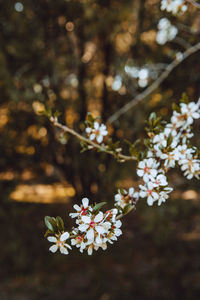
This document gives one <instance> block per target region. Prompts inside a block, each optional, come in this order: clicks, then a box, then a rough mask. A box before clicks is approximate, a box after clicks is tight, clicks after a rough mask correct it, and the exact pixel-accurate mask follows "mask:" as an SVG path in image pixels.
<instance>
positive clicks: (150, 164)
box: [137, 158, 160, 182]
mask: <svg viewBox="0 0 200 300" xmlns="http://www.w3.org/2000/svg"><path fill="white" fill-rule="evenodd" d="M159 165H160V163H159V162H157V161H156V160H155V159H153V158H148V159H144V160H142V161H140V162H139V164H138V169H137V175H138V176H140V177H143V180H144V181H145V182H148V181H149V176H150V175H151V176H153V177H155V176H156V175H157V173H158V170H157V168H158V166H159Z"/></svg>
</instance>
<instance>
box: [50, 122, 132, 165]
mask: <svg viewBox="0 0 200 300" xmlns="http://www.w3.org/2000/svg"><path fill="white" fill-rule="evenodd" d="M50 121H51V122H52V123H53V124H54V126H56V127H58V128H60V129H62V130H63V131H64V132H66V133H70V134H71V135H73V136H75V137H76V138H77V139H78V140H80V141H83V142H84V143H86V144H87V145H90V146H92V147H93V148H95V149H97V150H99V151H101V152H106V153H108V154H110V155H112V156H114V157H115V158H117V159H119V160H120V161H121V162H124V161H128V160H137V157H136V156H128V155H124V154H121V153H116V152H114V151H111V150H107V149H106V146H103V145H102V146H101V145H99V144H97V143H95V142H93V141H91V140H90V139H88V138H86V137H84V136H82V135H81V134H79V133H78V132H76V131H75V130H73V129H71V128H69V127H67V126H65V125H62V124H60V123H59V122H58V121H57V118H53V117H51V118H50Z"/></svg>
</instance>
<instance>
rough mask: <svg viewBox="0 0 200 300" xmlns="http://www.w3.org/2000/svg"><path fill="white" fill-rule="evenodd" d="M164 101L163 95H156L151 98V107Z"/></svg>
mask: <svg viewBox="0 0 200 300" xmlns="http://www.w3.org/2000/svg"><path fill="white" fill-rule="evenodd" d="M161 100H162V95H161V94H154V95H153V96H152V98H151V101H150V105H151V106H156V105H157V103H158V102H160V101H161Z"/></svg>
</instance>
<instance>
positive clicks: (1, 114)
mask: <svg viewBox="0 0 200 300" xmlns="http://www.w3.org/2000/svg"><path fill="white" fill-rule="evenodd" d="M7 123H8V109H7V108H1V109H0V128H2V127H4V126H5V125H6V124H7Z"/></svg>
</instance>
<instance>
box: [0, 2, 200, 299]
mask: <svg viewBox="0 0 200 300" xmlns="http://www.w3.org/2000/svg"><path fill="white" fill-rule="evenodd" d="M0 8H1V9H0V192H1V198H0V199H1V206H0V224H1V251H0V261H1V267H0V277H1V281H0V299H2V300H4V299H5V300H7V299H9V300H12V299H13V300H15V299H19V300H21V299H28V300H32V299H42V300H43V299H70V298H72V297H73V298H74V299H94V298H96V299H100V300H110V299H114V300H115V299H116V300H117V299H154V300H155V299H164V300H165V299H166V300H168V299H171V300H173V299H174V300H175V299H178V298H179V297H181V298H182V299H183V300H196V299H198V295H199V294H200V255H199V250H200V196H199V192H200V188H199V182H198V181H197V180H191V181H187V180H186V179H184V178H183V176H182V175H181V173H180V172H179V171H178V170H175V171H173V172H172V173H171V174H170V181H171V182H170V184H171V185H172V186H173V187H174V190H175V191H174V192H173V194H172V195H171V199H169V200H168V202H167V203H166V204H163V205H162V206H161V207H157V206H154V207H153V208H150V207H147V205H146V203H145V201H141V203H139V204H138V207H137V211H136V212H135V213H133V214H130V215H128V216H127V217H126V218H124V224H123V228H122V229H123V232H124V234H123V236H122V237H121V238H120V239H119V241H118V242H117V243H116V244H115V245H114V246H111V247H109V249H108V250H107V251H106V252H103V251H99V252H98V253H95V254H94V255H93V256H92V257H88V256H87V255H86V254H83V255H81V254H80V253H79V252H78V251H73V252H71V253H70V255H69V256H67V257H65V256H61V255H59V254H55V255H52V254H50V253H49V252H48V247H49V244H48V242H47V241H46V240H45V239H44V238H43V234H44V231H45V226H44V223H43V218H44V216H45V215H51V216H56V215H60V216H62V217H63V218H64V219H65V220H66V224H68V225H69V226H71V224H72V223H71V220H70V219H69V217H68V213H69V212H71V210H72V206H73V204H74V203H79V202H80V200H81V197H83V196H86V197H89V198H90V199H91V200H92V201H96V202H98V201H107V202H108V203H109V205H110V206H111V205H112V203H113V198H114V194H115V192H116V189H117V188H118V187H124V188H129V187H130V186H136V185H137V177H136V175H135V167H136V165H135V163H130V162H129V163H125V164H120V163H118V162H116V161H115V160H114V159H113V158H112V157H110V156H106V155H105V154H100V153H94V152H92V151H91V152H85V153H82V154H80V145H79V143H78V141H77V140H75V139H74V138H72V137H68V138H67V139H65V138H64V137H62V136H61V134H60V132H59V131H57V130H56V129H55V128H53V127H52V125H51V124H50V123H49V121H48V119H47V118H46V117H45V116H42V115H41V114H40V113H39V112H40V111H41V110H42V109H43V108H44V107H50V108H51V109H53V110H54V111H55V110H59V111H61V112H62V114H61V116H60V121H61V122H62V123H63V124H65V123H66V124H67V125H68V126H69V127H73V128H75V129H76V130H77V131H81V130H83V122H84V120H85V118H86V115H87V112H88V111H90V112H91V113H92V114H93V115H94V116H98V115H101V118H102V122H104V123H106V121H107V120H108V118H109V117H110V116H111V115H112V114H113V113H114V112H115V111H117V110H118V109H119V108H120V107H122V106H123V105H124V104H125V103H127V102H129V101H130V100H132V99H133V98H134V96H135V95H136V94H137V93H139V92H141V91H143V90H144V89H145V87H141V86H140V85H139V84H138V80H137V79H136V78H132V77H131V76H129V75H128V73H127V72H126V71H125V70H126V66H129V67H131V68H133V67H136V68H138V69H142V68H146V69H148V70H149V77H148V84H151V83H152V82H153V81H154V80H156V78H158V77H159V75H160V74H161V73H162V72H163V71H164V70H165V68H166V66H167V64H169V63H170V62H171V61H172V60H173V59H174V58H175V54H176V53H177V52H183V51H185V50H186V48H187V47H189V46H190V45H193V44H195V43H197V42H199V40H200V12H199V11H198V10H197V9H195V8H194V7H193V6H191V5H188V11H187V12H186V13H185V14H183V15H181V16H179V17H174V16H172V15H171V14H168V13H166V12H162V11H161V10H160V1H158V0H143V1H139V0H123V1H118V0H98V1H93V0H73V1H70V0H66V1H65V0H57V1H53V0H37V1H36V0H32V1H31V0H24V1H20V2H17V1H12V0H7V1H4V0H0ZM162 17H167V18H169V19H170V21H171V22H172V24H173V25H175V26H176V27H177V28H178V30H179V34H178V37H177V38H175V39H174V40H173V41H171V42H168V43H166V44H165V45H163V46H160V45H158V44H157V43H156V31H157V23H158V21H159V20H160V19H161V18H162ZM183 92H186V93H187V95H188V97H189V99H190V100H191V101H197V99H198V98H199V96H200V53H199V52H196V53H195V54H194V55H192V56H190V57H189V58H188V59H186V60H185V61H184V62H183V63H181V64H180V65H179V66H178V67H177V68H176V69H174V71H173V72H172V73H171V74H170V76H169V77H168V78H167V79H166V80H165V81H164V82H163V84H161V85H160V87H159V88H158V89H156V90H155V91H154V93H153V94H151V95H149V96H148V97H147V98H145V99H144V101H142V102H141V103H140V104H139V105H137V106H135V107H134V109H132V110H129V111H128V112H127V113H126V114H124V115H122V116H121V117H120V118H119V119H118V120H116V121H115V122H113V123H112V124H110V125H109V124H108V128H109V132H110V133H112V136H113V139H114V140H118V139H129V140H131V141H134V140H135V139H137V138H139V137H144V136H145V133H144V127H145V120H146V119H147V118H148V115H149V114H150V113H151V112H152V111H156V113H157V114H159V115H161V116H162V117H163V118H165V119H166V120H169V118H170V114H171V111H172V110H171V105H172V103H173V102H176V103H178V101H179V99H180V97H181V95H182V93H183ZM199 130H200V123H199V121H197V122H196V123H195V128H194V131H195V138H194V139H193V142H194V144H196V145H197V146H199V145H200V136H199ZM125 147H126V146H125ZM125 149H126V148H125Z"/></svg>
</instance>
